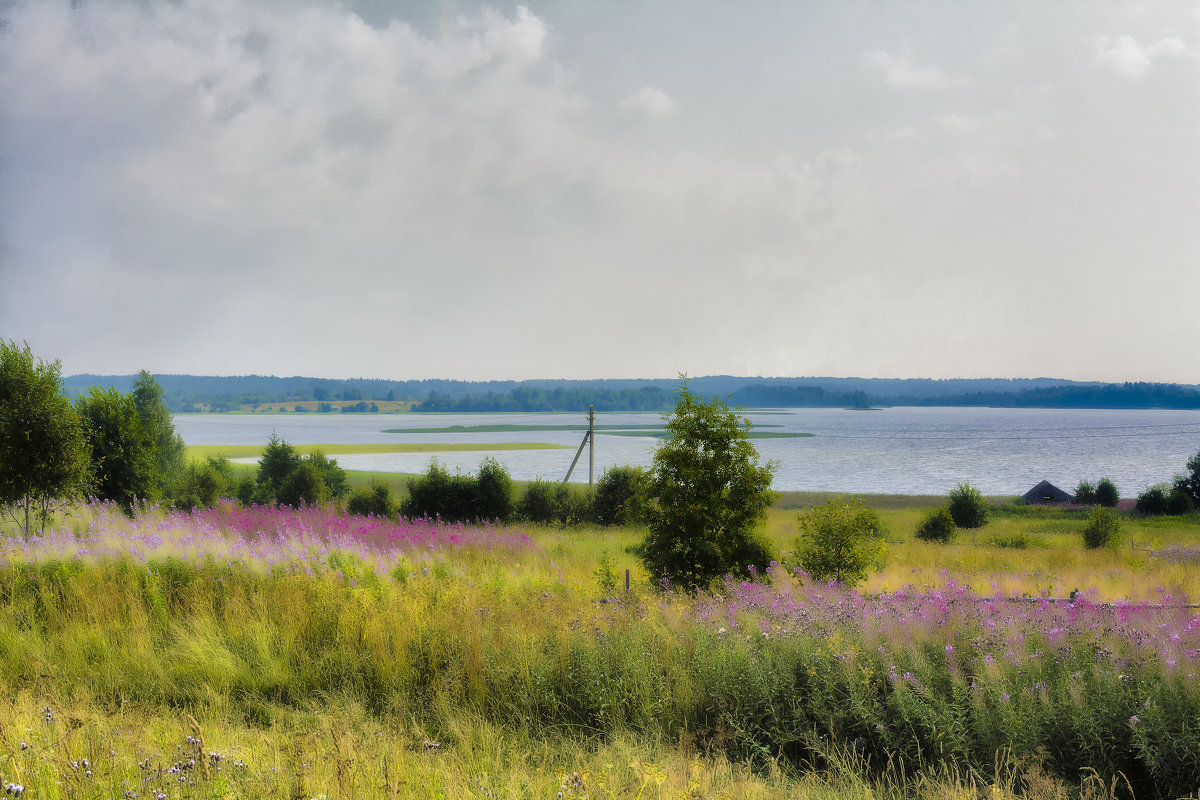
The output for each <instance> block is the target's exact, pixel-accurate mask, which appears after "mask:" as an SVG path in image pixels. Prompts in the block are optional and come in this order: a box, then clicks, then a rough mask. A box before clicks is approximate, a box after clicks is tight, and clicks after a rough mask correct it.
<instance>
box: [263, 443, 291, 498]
mask: <svg viewBox="0 0 1200 800" xmlns="http://www.w3.org/2000/svg"><path fill="white" fill-rule="evenodd" d="M299 465H300V455H299V454H298V453H297V452H296V448H294V447H292V446H291V445H290V444H288V443H287V442H285V441H284V440H283V439H280V438H279V437H278V436H276V435H275V434H274V433H272V434H271V438H270V439H269V440H267V446H266V448H265V449H264V450H263V454H262V458H260V459H259V460H258V479H257V480H258V484H259V485H260V486H262V485H264V484H265V485H269V486H271V487H273V488H274V489H278V488H279V487H280V486H283V482H284V481H285V480H287V476H288V475H289V474H291V472H292V470H294V469H295V468H296V467H297V466H299ZM272 493H273V492H272Z"/></svg>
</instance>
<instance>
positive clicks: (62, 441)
mask: <svg viewBox="0 0 1200 800" xmlns="http://www.w3.org/2000/svg"><path fill="white" fill-rule="evenodd" d="M60 369H61V367H60V365H59V362H57V361H53V362H49V363H48V362H45V361H42V360H41V359H38V358H35V357H34V355H33V353H32V352H31V351H30V349H29V345H28V344H25V345H24V346H23V347H18V346H17V344H16V343H15V342H13V341H9V340H4V339H0V507H3V508H5V509H6V510H8V511H9V513H10V514H11V515H12V517H13V520H14V521H15V522H16V523H17V525H18V526H19V527H20V528H21V530H22V532H23V533H26V534H28V532H29V530H30V526H31V525H32V523H33V521H34V520H35V519H36V520H38V521H40V522H41V525H42V526H43V527H44V526H45V524H46V521H47V519H48V518H49V515H50V514H51V512H52V511H54V510H55V508H56V507H57V506H58V505H59V504H60V503H62V502H69V501H70V500H72V499H74V498H75V497H77V496H78V495H79V494H80V492H81V491H82V490H83V489H84V487H85V486H86V485H87V478H88V466H89V462H88V454H87V448H86V446H85V444H84V439H83V431H82V429H81V427H80V424H79V417H78V415H77V414H76V413H75V409H73V408H72V407H71V403H70V401H69V400H67V398H66V397H65V396H64V395H63V393H62V377H61V374H60Z"/></svg>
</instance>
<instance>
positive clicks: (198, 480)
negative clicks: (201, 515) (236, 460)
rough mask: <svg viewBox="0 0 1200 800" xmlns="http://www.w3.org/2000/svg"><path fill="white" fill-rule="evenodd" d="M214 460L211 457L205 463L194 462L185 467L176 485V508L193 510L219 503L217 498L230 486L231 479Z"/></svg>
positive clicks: (174, 502) (174, 501) (174, 503)
mask: <svg viewBox="0 0 1200 800" xmlns="http://www.w3.org/2000/svg"><path fill="white" fill-rule="evenodd" d="M213 461H214V459H209V461H207V462H205V463H203V464H198V463H195V462H193V463H191V464H188V465H187V466H186V467H185V468H184V470H183V474H182V475H180V476H179V478H178V479H177V480H176V482H175V485H174V494H175V497H174V499H173V500H172V505H174V506H175V508H178V509H181V510H184V511H193V510H195V509H197V508H211V507H212V506H214V505H216V504H217V500H218V499H220V497H221V496H222V495H224V494H225V492H226V490H227V489H228V488H229V479H228V478H227V477H226V475H225V474H224V473H222V471H221V470H220V468H219V467H218V466H215V465H214V463H213ZM218 463H219V462H218ZM226 463H228V462H226Z"/></svg>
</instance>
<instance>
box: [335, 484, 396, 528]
mask: <svg viewBox="0 0 1200 800" xmlns="http://www.w3.org/2000/svg"><path fill="white" fill-rule="evenodd" d="M396 510H397V505H396V498H395V497H393V496H392V487H391V486H389V485H388V484H386V483H383V482H381V481H374V480H373V481H371V485H370V486H364V487H362V488H361V489H355V490H354V491H353V492H351V493H350V499H349V500H348V501H347V502H346V511H347V512H349V513H350V514H356V515H358V516H360V517H367V516H374V517H386V518H388V519H393V518H395V516H396Z"/></svg>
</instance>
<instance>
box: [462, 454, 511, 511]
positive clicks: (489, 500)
mask: <svg viewBox="0 0 1200 800" xmlns="http://www.w3.org/2000/svg"><path fill="white" fill-rule="evenodd" d="M512 515H513V485H512V478H511V477H509V474H508V470H507V469H505V468H504V465H503V464H501V463H500V462H499V461H497V460H496V459H494V458H485V459H484V460H483V463H482V464H480V465H479V474H478V475H477V476H476V478H475V508H474V514H473V515H472V518H473V519H483V520H500V521H506V520H509V519H511V518H512Z"/></svg>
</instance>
